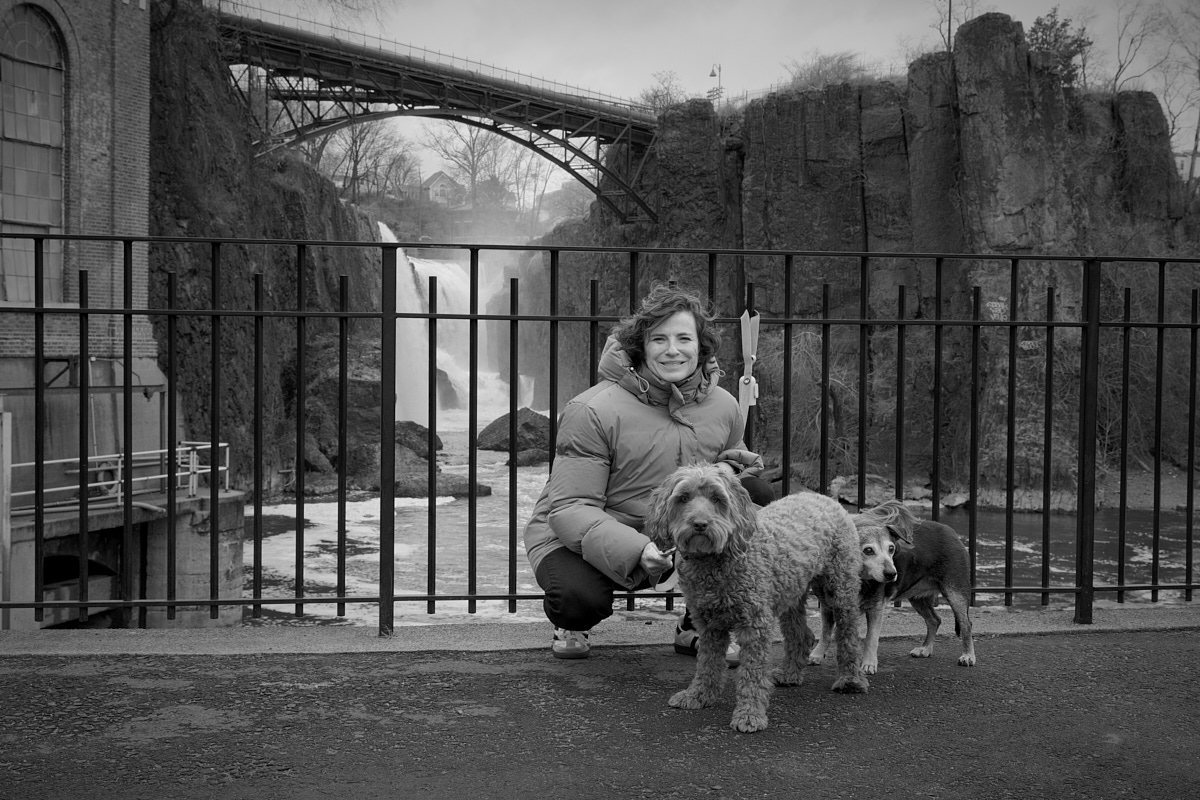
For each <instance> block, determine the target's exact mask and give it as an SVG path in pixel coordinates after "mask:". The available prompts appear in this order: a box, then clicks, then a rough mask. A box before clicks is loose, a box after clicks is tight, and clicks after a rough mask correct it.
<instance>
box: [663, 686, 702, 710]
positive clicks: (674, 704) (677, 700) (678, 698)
mask: <svg viewBox="0 0 1200 800" xmlns="http://www.w3.org/2000/svg"><path fill="white" fill-rule="evenodd" d="M710 702H712V698H710V697H705V696H704V695H702V694H699V693H697V692H693V691H692V690H691V689H684V690H683V691H682V692H676V693H675V694H673V695H671V699H670V700H668V701H667V705H669V706H670V707H671V708H686V709H689V710H695V709H697V708H704V707H705V706H706V705H708V704H709V703H710Z"/></svg>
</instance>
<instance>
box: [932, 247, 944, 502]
mask: <svg viewBox="0 0 1200 800" xmlns="http://www.w3.org/2000/svg"><path fill="white" fill-rule="evenodd" d="M942 266H943V261H942V257H941V256H938V257H937V258H936V259H934V262H933V397H932V399H933V475H932V476H931V478H930V488H931V489H932V492H931V494H932V495H933V514H932V516H933V521H934V522H937V521H938V519H940V518H941V515H942V512H941V509H942V469H941V463H942Z"/></svg>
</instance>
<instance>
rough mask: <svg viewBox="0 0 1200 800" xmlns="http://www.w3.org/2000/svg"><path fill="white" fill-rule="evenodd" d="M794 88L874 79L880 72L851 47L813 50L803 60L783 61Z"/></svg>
mask: <svg viewBox="0 0 1200 800" xmlns="http://www.w3.org/2000/svg"><path fill="white" fill-rule="evenodd" d="M783 68H784V69H786V70H787V72H788V75H789V76H791V77H790V81H789V85H790V86H791V88H793V89H823V88H825V87H826V86H832V85H836V84H841V83H853V84H863V83H873V82H874V81H875V80H876V79H877V78H876V75H877V73H876V72H875V71H874V70H873V69H872V68H871V67H869V66H868V65H866V64H864V63H863V60H862V56H860V55H859V54H858V53H852V52H850V51H848V50H842V51H841V52H837V53H822V52H819V51H816V50H814V51H812V52H811V53H809V54H808V55H807V56H806V57H805V58H804V60H803V61H798V60H796V59H794V58H793V59H792V60H791V62H790V63H787V64H784V65H783Z"/></svg>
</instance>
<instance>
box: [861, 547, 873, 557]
mask: <svg viewBox="0 0 1200 800" xmlns="http://www.w3.org/2000/svg"><path fill="white" fill-rule="evenodd" d="M863 555H864V556H873V555H875V548H874V547H864V548H863Z"/></svg>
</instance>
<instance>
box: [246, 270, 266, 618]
mask: <svg viewBox="0 0 1200 800" xmlns="http://www.w3.org/2000/svg"><path fill="white" fill-rule="evenodd" d="M265 307H266V290H265V288H264V286H263V274H262V273H261V272H256V273H254V522H253V531H252V537H251V540H252V545H251V547H252V558H251V560H252V566H251V573H252V577H251V596H252V597H253V598H254V599H255V600H259V599H261V598H262V583H263V563H262V558H263V528H262V505H263V502H262V501H263V497H262V496H263V485H264V483H265V482H266V481H265V476H264V474H263V444H264V441H263V439H264V431H263V416H264V413H265V412H264V408H263V403H264V400H263V349H264V347H265V346H266V337H265V336H264V332H265V331H264V329H265V324H266V319H265V318H264V317H263V313H262V312H263V310H264V308H265ZM250 615H251V616H252V617H253V618H254V619H261V618H262V605H260V604H259V603H255V604H254V605H253V606H252V607H251V611H250Z"/></svg>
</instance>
